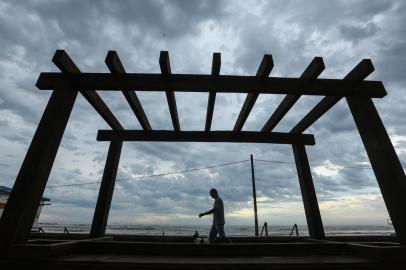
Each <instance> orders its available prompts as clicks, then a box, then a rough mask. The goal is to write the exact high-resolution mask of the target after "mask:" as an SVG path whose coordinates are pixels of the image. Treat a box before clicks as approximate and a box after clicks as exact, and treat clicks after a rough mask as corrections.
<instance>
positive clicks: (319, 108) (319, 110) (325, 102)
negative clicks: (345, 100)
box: [290, 59, 375, 133]
mask: <svg viewBox="0 0 406 270" xmlns="http://www.w3.org/2000/svg"><path fill="white" fill-rule="evenodd" d="M374 70H375V69H374V66H373V65H372V62H371V60H370V59H363V60H362V61H361V62H359V63H358V65H357V66H355V68H354V69H353V70H351V71H350V73H348V74H347V76H345V77H344V79H343V81H347V82H352V83H359V84H361V81H362V80H364V79H365V78H366V77H367V76H368V75H369V74H371V73H372V72H373V71H374ZM356 93H357V94H358V93H359V94H361V95H362V94H364V95H368V94H367V93H365V92H362V91H356ZM341 98H342V96H328V97H324V98H323V99H322V100H321V101H320V102H319V103H318V104H317V105H316V106H315V107H314V108H313V109H312V110H311V111H310V112H309V113H308V114H307V115H306V116H305V117H304V118H303V119H302V120H301V121H300V122H299V123H298V124H297V125H296V126H295V127H294V128H293V129H292V130H291V131H290V132H291V133H302V132H303V131H305V130H306V129H307V128H308V127H310V126H311V125H312V124H313V123H314V122H316V121H317V120H318V119H319V118H320V117H321V116H322V115H323V114H324V113H326V112H327V111H328V110H330V109H331V108H332V107H333V106H334V105H335V104H336V103H337V102H338V101H340V99H341Z"/></svg>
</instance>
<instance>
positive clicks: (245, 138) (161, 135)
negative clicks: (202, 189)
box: [97, 130, 315, 145]
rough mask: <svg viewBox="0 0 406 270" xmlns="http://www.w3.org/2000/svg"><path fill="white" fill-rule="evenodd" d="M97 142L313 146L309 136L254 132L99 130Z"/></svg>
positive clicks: (313, 142) (311, 136)
mask: <svg viewBox="0 0 406 270" xmlns="http://www.w3.org/2000/svg"><path fill="white" fill-rule="evenodd" d="M97 140H98V141H113V140H119V141H167V142H241V143H242V142H247V143H277V144H293V143H297V144H305V145H314V144H315V141H314V136H313V135H310V134H290V133H279V132H270V133H263V132H254V131H241V132H233V131H210V132H205V131H181V132H174V131H171V130H152V131H143V130H99V132H98V134H97Z"/></svg>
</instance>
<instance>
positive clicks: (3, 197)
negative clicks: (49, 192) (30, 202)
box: [0, 186, 51, 227]
mask: <svg viewBox="0 0 406 270" xmlns="http://www.w3.org/2000/svg"><path fill="white" fill-rule="evenodd" d="M10 193H11V188H9V187H5V186H0V217H1V216H2V215H3V211H4V208H5V207H6V204H7V200H8V197H9V196H10ZM50 201H51V200H50V199H48V198H45V197H42V200H41V202H40V204H39V207H38V211H37V215H36V216H35V221H34V224H33V225H32V227H38V219H39V215H40V214H41V210H42V207H43V206H44V205H50V203H47V202H50Z"/></svg>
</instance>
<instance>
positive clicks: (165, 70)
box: [159, 51, 180, 131]
mask: <svg viewBox="0 0 406 270" xmlns="http://www.w3.org/2000/svg"><path fill="white" fill-rule="evenodd" d="M159 66H160V67H161V73H162V75H163V76H164V77H167V76H168V75H171V74H172V72H171V64H170V61H169V53H168V52H167V51H161V54H160V55H159ZM163 89H165V94H166V99H167V100H168V106H169V112H170V114H171V119H172V124H173V129H174V130H175V131H180V124H179V117H178V109H177V107H176V98H175V92H174V91H173V90H168V89H171V88H166V87H165V88H163Z"/></svg>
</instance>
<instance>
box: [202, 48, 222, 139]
mask: <svg viewBox="0 0 406 270" xmlns="http://www.w3.org/2000/svg"><path fill="white" fill-rule="evenodd" d="M220 67H221V54H220V53H213V60H212V64H211V75H212V76H213V77H218V76H219V75H220ZM215 101H216V92H210V93H209V98H208V101H207V114H206V125H205V127H204V130H205V131H210V128H211V122H212V119H213V110H214V103H215Z"/></svg>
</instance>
